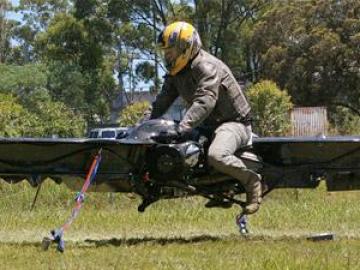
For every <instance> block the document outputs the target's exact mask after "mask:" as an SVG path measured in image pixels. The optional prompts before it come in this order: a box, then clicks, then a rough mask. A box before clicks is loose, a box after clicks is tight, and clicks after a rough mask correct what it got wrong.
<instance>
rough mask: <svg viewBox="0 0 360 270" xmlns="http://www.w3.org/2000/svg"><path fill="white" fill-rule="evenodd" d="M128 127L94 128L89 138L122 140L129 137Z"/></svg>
mask: <svg viewBox="0 0 360 270" xmlns="http://www.w3.org/2000/svg"><path fill="white" fill-rule="evenodd" d="M127 131H128V128H126V127H108V128H93V129H91V130H90V133H89V136H88V137H89V138H107V139H122V138H124V137H126V136H127Z"/></svg>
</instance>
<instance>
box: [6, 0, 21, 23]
mask: <svg viewBox="0 0 360 270" xmlns="http://www.w3.org/2000/svg"><path fill="white" fill-rule="evenodd" d="M11 4H12V6H13V7H16V6H18V5H19V0H11ZM6 17H7V18H9V19H12V20H17V21H20V20H21V15H20V14H16V13H15V12H8V13H7V14H6Z"/></svg>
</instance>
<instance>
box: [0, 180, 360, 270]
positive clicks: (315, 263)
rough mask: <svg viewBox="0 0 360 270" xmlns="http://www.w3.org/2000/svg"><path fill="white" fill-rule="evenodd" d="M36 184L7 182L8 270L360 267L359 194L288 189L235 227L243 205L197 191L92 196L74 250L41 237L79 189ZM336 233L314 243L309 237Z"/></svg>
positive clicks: (4, 234) (70, 242)
mask: <svg viewBox="0 0 360 270" xmlns="http://www.w3.org/2000/svg"><path fill="white" fill-rule="evenodd" d="M35 191H36V190H35V189H31V188H30V187H29V186H28V184H26V183H25V182H24V183H20V184H16V185H9V184H6V183H0V196H1V199H0V212H1V214H0V224H1V230H0V243H1V244H0V269H22V268H24V269H25V268H28V264H29V262H31V264H32V265H33V266H34V268H33V269H360V258H359V256H358V254H359V253H360V229H359V221H360V211H359V209H358V208H359V207H358V204H359V198H360V193H358V192H348V193H331V194H330V193H327V192H326V190H325V187H324V186H320V188H319V189H317V190H296V191H294V190H280V191H275V192H273V193H272V194H270V195H269V196H268V197H267V198H266V199H265V201H264V203H263V205H262V207H261V209H260V211H259V212H258V213H257V214H255V215H253V216H251V217H250V218H249V229H250V230H251V234H250V235H249V236H248V237H246V238H244V237H242V236H240V235H239V234H238V232H237V228H236V226H235V222H234V221H235V219H234V218H235V216H236V215H237V214H238V212H239V209H238V208H237V207H233V208H231V209H227V210H222V209H206V208H204V207H203V204H204V203H205V202H206V200H204V199H202V198H198V197H192V198H182V199H176V200H164V201H160V202H158V203H156V204H154V205H152V206H150V207H149V208H148V209H147V210H146V212H145V213H143V214H139V213H138V212H137V210H136V209H137V205H138V204H139V202H140V200H139V198H137V197H135V198H130V197H128V196H127V195H125V194H106V193H103V194H101V193H89V194H88V195H87V197H86V200H85V203H84V206H83V208H82V209H81V212H80V215H79V217H78V219H77V220H76V221H75V222H74V223H73V225H72V226H71V228H70V230H69V231H67V232H66V233H65V240H66V251H65V253H64V254H60V253H57V252H56V251H55V247H54V246H52V247H51V248H50V250H49V251H48V252H44V251H42V250H41V247H40V242H41V239H42V238H43V237H44V236H46V235H47V234H48V233H49V231H50V230H51V229H55V228H57V227H59V226H61V225H62V224H63V223H64V221H66V220H67V218H68V217H69V215H70V213H71V209H72V207H73V203H74V202H73V198H74V192H72V191H69V190H68V189H66V188H65V187H64V186H62V185H56V184H54V183H52V182H50V181H46V182H45V183H44V185H43V187H42V190H41V193H40V195H39V198H38V203H37V205H36V207H35V209H34V210H33V211H30V206H31V202H32V199H33V196H34V195H35ZM321 232H333V233H335V235H336V237H335V241H323V242H311V241H308V240H306V237H307V236H309V235H310V234H314V233H321Z"/></svg>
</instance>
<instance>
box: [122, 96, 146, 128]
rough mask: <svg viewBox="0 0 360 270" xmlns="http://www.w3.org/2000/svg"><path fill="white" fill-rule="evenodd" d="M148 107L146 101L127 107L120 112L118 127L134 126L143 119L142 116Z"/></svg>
mask: <svg viewBox="0 0 360 270" xmlns="http://www.w3.org/2000/svg"><path fill="white" fill-rule="evenodd" d="M149 106H150V104H149V102H147V101H144V102H136V103H134V104H132V105H129V106H128V107H126V108H125V109H124V110H123V111H122V112H121V115H120V117H119V121H118V123H119V124H120V126H124V127H127V126H133V125H135V124H136V123H137V122H138V121H139V120H141V119H142V118H143V117H144V114H145V112H146V111H147V110H148V109H149Z"/></svg>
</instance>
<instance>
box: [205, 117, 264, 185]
mask: <svg viewBox="0 0 360 270" xmlns="http://www.w3.org/2000/svg"><path fill="white" fill-rule="evenodd" d="M251 134H252V131H251V126H244V125H243V124H241V123H238V122H227V123H224V124H222V125H220V126H219V127H218V128H217V129H216V130H215V138H214V139H213V141H212V142H211V145H210V148H209V152H208V162H209V164H210V165H211V166H213V167H214V168H215V169H216V170H217V171H219V172H222V173H224V174H226V175H230V176H232V177H233V178H235V179H237V180H239V182H240V183H241V184H242V185H243V186H244V187H245V189H247V184H248V183H249V181H250V178H251V177H253V178H254V177H255V175H256V177H258V176H257V174H256V173H255V172H253V171H252V170H249V169H247V168H246V166H245V164H244V162H243V161H242V160H241V159H239V158H238V157H236V156H235V155H234V153H235V152H236V151H237V150H238V149H239V148H240V147H242V146H245V145H247V144H249V143H251Z"/></svg>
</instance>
